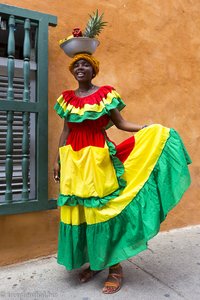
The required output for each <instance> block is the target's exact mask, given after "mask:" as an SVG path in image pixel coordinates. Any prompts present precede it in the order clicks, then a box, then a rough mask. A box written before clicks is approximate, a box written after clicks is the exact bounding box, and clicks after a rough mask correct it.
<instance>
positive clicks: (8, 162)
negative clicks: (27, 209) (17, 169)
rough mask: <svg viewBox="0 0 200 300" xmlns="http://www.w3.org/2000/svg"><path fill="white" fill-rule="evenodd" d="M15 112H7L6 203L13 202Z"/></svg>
mask: <svg viewBox="0 0 200 300" xmlns="http://www.w3.org/2000/svg"><path fill="white" fill-rule="evenodd" d="M12 124H13V112H11V111H9V112H7V135H6V166H5V169H6V191H5V201H6V202H12V173H13V134H12Z"/></svg>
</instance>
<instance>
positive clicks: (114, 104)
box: [54, 86, 125, 123]
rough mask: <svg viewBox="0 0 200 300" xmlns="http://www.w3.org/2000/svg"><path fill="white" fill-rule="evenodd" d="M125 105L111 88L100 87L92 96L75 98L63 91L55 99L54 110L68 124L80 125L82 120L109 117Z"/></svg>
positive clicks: (69, 91) (71, 93)
mask: <svg viewBox="0 0 200 300" xmlns="http://www.w3.org/2000/svg"><path fill="white" fill-rule="evenodd" d="M124 107H125V103H124V102H123V100H122V99H121V97H120V95H119V94H118V93H117V92H116V90H115V89H114V88H113V87H111V86H102V87H100V88H99V89H98V90H97V91H96V92H94V93H93V94H91V95H89V96H86V97H82V98H81V97H77V96H76V95H75V92H74V91H72V90H68V91H64V92H63V93H62V94H61V96H60V97H59V98H58V99H57V102H56V105H55V106H54V109H55V110H56V112H57V114H58V115H59V116H60V117H61V118H64V119H66V120H67V121H69V122H75V123H80V122H82V121H84V120H88V119H89V120H96V119H98V118H99V117H101V116H103V115H106V114H107V115H109V114H110V111H111V110H112V109H114V108H117V109H118V110H121V109H123V108H124Z"/></svg>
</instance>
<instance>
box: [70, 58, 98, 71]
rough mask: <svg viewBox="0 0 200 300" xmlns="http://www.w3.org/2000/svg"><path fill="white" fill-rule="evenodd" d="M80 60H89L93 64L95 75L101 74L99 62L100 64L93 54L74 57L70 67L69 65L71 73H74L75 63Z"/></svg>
mask: <svg viewBox="0 0 200 300" xmlns="http://www.w3.org/2000/svg"><path fill="white" fill-rule="evenodd" d="M79 59H85V60H87V61H88V62H89V63H90V64H91V66H92V67H93V70H94V73H95V75H97V74H98V73H99V62H98V60H97V59H96V58H95V57H94V56H92V55H91V54H87V53H80V54H76V55H75V56H74V57H73V59H72V61H71V63H70V65H69V70H70V72H71V73H73V65H74V63H75V62H76V61H78V60H79Z"/></svg>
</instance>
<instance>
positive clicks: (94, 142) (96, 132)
mask: <svg viewBox="0 0 200 300" xmlns="http://www.w3.org/2000/svg"><path fill="white" fill-rule="evenodd" d="M109 120H110V119H109V117H108V116H106V115H105V116H102V117H100V118H99V119H97V120H85V121H83V122H82V123H72V122H68V126H69V129H70V133H69V135H68V138H67V141H66V145H71V146H72V148H73V150H74V151H79V150H81V149H82V148H84V147H87V146H96V147H101V148H104V146H105V140H106V139H108V140H109V141H111V140H110V139H109V138H108V137H107V135H106V132H105V130H104V128H105V127H106V125H107V124H108V122H109ZM111 142H112V143H113V144H114V145H115V143H114V142H113V141H111ZM134 145H135V138H134V137H133V136H132V137H130V138H128V139H126V140H125V141H123V142H122V143H121V144H119V145H115V146H116V150H117V153H116V156H117V157H118V158H119V159H120V160H121V161H122V162H124V161H125V160H126V159H127V157H128V156H129V154H130V153H131V151H132V150H133V148H134Z"/></svg>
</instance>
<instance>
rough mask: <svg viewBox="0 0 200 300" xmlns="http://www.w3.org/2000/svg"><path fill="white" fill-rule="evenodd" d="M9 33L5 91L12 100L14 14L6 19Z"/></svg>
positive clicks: (8, 98)
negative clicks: (6, 86)
mask: <svg viewBox="0 0 200 300" xmlns="http://www.w3.org/2000/svg"><path fill="white" fill-rule="evenodd" d="M8 26H9V34H8V91H7V100H11V101H13V100H14V91H13V78H14V68H15V65H14V63H15V62H14V58H15V35H14V28H15V18H14V16H10V17H9V21H8Z"/></svg>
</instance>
